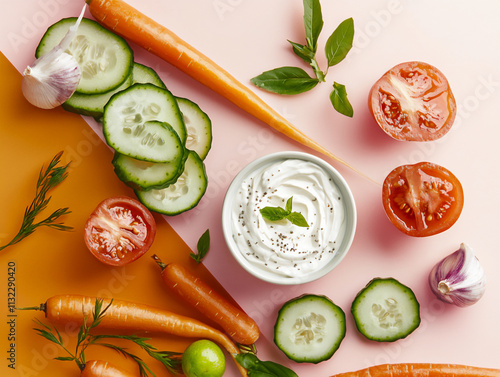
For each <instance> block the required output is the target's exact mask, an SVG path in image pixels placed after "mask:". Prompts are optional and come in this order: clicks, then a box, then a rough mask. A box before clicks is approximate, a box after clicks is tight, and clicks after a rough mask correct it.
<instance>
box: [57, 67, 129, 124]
mask: <svg viewBox="0 0 500 377" xmlns="http://www.w3.org/2000/svg"><path fill="white" fill-rule="evenodd" d="M130 85H132V75H130V76H129V77H128V78H127V79H126V80H125V81H124V82H123V83H122V84H121V85H120V86H119V87H118V88H116V89H113V90H110V91H109V92H106V93H99V94H85V93H78V92H75V93H73V95H72V96H71V97H70V98H69V99H68V100H67V101H66V102H64V103H63V104H62V107H63V108H64V109H65V110H66V111H71V112H73V113H77V114H81V115H87V116H91V117H94V118H95V119H96V120H97V121H102V119H101V118H102V114H103V112H104V106H106V104H107V103H108V101H109V99H110V98H111V97H112V96H113V95H114V94H116V93H118V92H120V91H122V90H124V89H127V88H128V87H129V86H130Z"/></svg>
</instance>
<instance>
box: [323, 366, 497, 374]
mask: <svg viewBox="0 0 500 377" xmlns="http://www.w3.org/2000/svg"><path fill="white" fill-rule="evenodd" d="M331 377H500V369H492V368H481V367H475V366H467V365H459V364H431V363H401V364H382V365H375V366H372V367H368V368H365V369H361V370H358V371H354V372H346V373H339V374H335V375H333V376H331Z"/></svg>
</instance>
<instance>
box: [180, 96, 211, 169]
mask: <svg viewBox="0 0 500 377" xmlns="http://www.w3.org/2000/svg"><path fill="white" fill-rule="evenodd" d="M177 103H178V104H179V108H180V110H181V113H182V116H183V118H184V124H185V125H186V129H187V140H186V148H188V149H190V150H193V151H195V152H196V153H198V156H200V158H201V159H202V160H204V159H205V157H206V156H207V154H208V151H209V150H210V148H211V146H212V122H211V121H210V118H209V117H208V115H207V114H206V113H204V112H203V111H202V110H201V109H200V107H199V106H198V105H197V104H196V103H194V102H193V101H191V100H189V99H187V98H179V97H177Z"/></svg>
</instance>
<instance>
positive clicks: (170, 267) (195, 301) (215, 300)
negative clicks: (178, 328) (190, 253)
mask: <svg viewBox="0 0 500 377" xmlns="http://www.w3.org/2000/svg"><path fill="white" fill-rule="evenodd" d="M153 259H154V260H155V261H156V263H157V264H158V265H159V266H160V267H161V269H162V272H161V276H162V278H163V282H164V283H165V285H166V286H167V287H168V288H169V289H170V290H172V291H173V292H175V293H176V294H177V295H178V296H179V297H181V298H182V299H183V300H184V301H186V302H187V303H188V304H190V305H191V306H193V307H194V308H196V309H197V310H199V311H200V312H201V313H203V314H204V315H205V316H207V318H209V319H211V320H212V321H214V322H216V323H218V324H219V325H220V326H221V327H222V328H223V329H224V331H226V333H227V334H228V335H229V336H230V337H231V338H232V339H233V340H234V341H235V342H237V343H240V344H245V345H251V344H253V343H255V342H256V341H257V339H258V338H259V335H260V331H259V328H258V326H257V324H256V323H255V321H254V320H253V319H252V318H250V317H249V316H248V315H247V314H246V313H245V312H244V311H243V310H241V309H240V308H238V307H236V306H235V305H233V304H232V303H230V302H229V301H228V300H226V299H225V298H224V297H222V296H221V295H220V294H219V293H218V292H217V291H215V290H214V289H213V288H212V287H210V286H209V285H208V284H207V283H206V282H204V281H203V280H201V279H200V278H199V277H197V276H195V275H193V274H192V273H191V272H189V271H188V270H187V269H186V268H185V267H183V266H181V265H179V264H177V263H168V264H165V263H163V262H162V261H161V260H160V259H159V258H158V256H156V255H153Z"/></svg>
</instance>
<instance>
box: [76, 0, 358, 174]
mask: <svg viewBox="0 0 500 377" xmlns="http://www.w3.org/2000/svg"><path fill="white" fill-rule="evenodd" d="M85 1H86V3H87V4H88V5H89V10H90V13H91V14H92V15H93V16H94V18H95V19H96V20H97V22H99V23H100V24H102V25H103V26H104V27H106V28H108V29H110V30H112V31H113V32H115V33H117V34H119V35H121V36H122V37H123V38H125V39H128V40H129V41H132V42H134V43H136V44H137V45H139V46H141V47H143V48H145V49H146V50H147V51H149V52H151V53H153V54H154V55H157V56H158V57H160V58H162V59H163V60H165V61H166V62H168V63H170V64H172V65H173V66H175V67H177V68H178V69H180V70H181V71H182V72H184V73H186V74H187V75H189V76H191V77H192V78H194V79H195V80H197V81H198V82H200V83H201V84H203V85H206V86H207V87H209V88H210V89H212V90H213V91H215V92H216V93H218V94H220V95H221V96H223V97H225V98H226V99H228V100H229V101H231V102H233V103H234V104H235V105H236V106H238V107H240V108H241V109H243V110H244V111H246V112H247V113H249V114H251V115H253V116H255V117H256V118H257V119H259V120H261V121H263V122H264V123H267V124H268V125H269V126H271V127H272V128H274V129H275V130H277V131H278V132H281V133H282V134H284V135H286V136H288V137H289V138H291V139H293V140H295V141H296V142H298V143H300V144H302V145H305V146H307V147H309V148H311V149H313V150H315V151H317V152H319V153H321V154H323V155H325V156H327V157H330V158H332V159H334V160H336V161H337V162H339V163H341V164H343V165H345V166H347V167H349V168H350V169H353V170H354V171H356V169H354V168H353V167H352V166H351V165H349V164H348V163H347V162H346V161H344V160H343V159H341V158H340V157H338V156H336V155H334V154H333V153H331V152H330V151H328V150H327V149H326V148H324V147H323V146H321V145H319V144H318V143H317V142H315V141H314V140H312V139H310V138H309V137H307V136H306V135H305V134H304V133H303V132H301V131H300V130H298V129H297V128H296V127H294V126H293V125H292V124H291V123H290V122H289V121H288V120H287V119H285V118H284V117H283V116H281V115H280V114H278V113H277V112H276V111H275V110H273V109H272V108H271V107H270V106H269V105H267V104H266V103H265V102H264V101H263V100H262V99H261V98H260V97H258V96H257V95H256V94H255V93H254V92H253V91H251V90H250V89H249V88H248V87H246V86H245V85H243V84H242V83H241V82H239V81H238V80H236V79H235V78H234V77H233V76H231V75H230V74H229V73H228V72H227V71H226V70H224V69H223V68H221V67H220V66H219V65H217V64H216V63H214V62H213V61H212V60H211V59H209V58H208V57H207V56H205V55H203V54H202V53H201V52H199V51H197V50H196V49H195V48H194V47H192V46H190V45H189V44H188V43H186V42H185V41H184V40H182V39H181V38H179V37H178V36H177V35H176V34H174V33H173V32H171V31H170V30H168V29H167V28H166V27H164V26H162V25H160V24H159V23H157V22H156V21H154V20H152V19H151V18H149V17H147V16H146V15H144V14H142V13H141V12H139V11H138V10H137V9H135V8H133V7H131V6H130V5H128V4H127V3H125V2H123V1H122V0H85ZM358 173H359V172H358ZM360 174H361V173H360Z"/></svg>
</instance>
